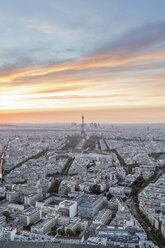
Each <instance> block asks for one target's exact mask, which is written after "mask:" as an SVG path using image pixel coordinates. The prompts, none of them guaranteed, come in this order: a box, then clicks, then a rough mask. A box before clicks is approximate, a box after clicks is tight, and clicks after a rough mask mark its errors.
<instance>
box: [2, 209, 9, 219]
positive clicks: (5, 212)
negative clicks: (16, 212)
mask: <svg viewBox="0 0 165 248" xmlns="http://www.w3.org/2000/svg"><path fill="white" fill-rule="evenodd" d="M2 215H4V216H5V217H6V220H7V221H8V220H9V218H10V213H9V212H8V211H4V212H3V214H2Z"/></svg>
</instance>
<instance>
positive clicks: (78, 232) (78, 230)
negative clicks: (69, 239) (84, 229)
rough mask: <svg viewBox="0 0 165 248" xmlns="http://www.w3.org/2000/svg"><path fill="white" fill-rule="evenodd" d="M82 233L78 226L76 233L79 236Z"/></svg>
mask: <svg viewBox="0 0 165 248" xmlns="http://www.w3.org/2000/svg"><path fill="white" fill-rule="evenodd" d="M80 233H81V230H80V228H77V229H76V235H77V236H78V235H79V234H80Z"/></svg>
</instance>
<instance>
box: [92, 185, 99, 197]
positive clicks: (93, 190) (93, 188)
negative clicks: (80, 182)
mask: <svg viewBox="0 0 165 248" xmlns="http://www.w3.org/2000/svg"><path fill="white" fill-rule="evenodd" d="M90 192H91V193H92V194H95V195H98V194H100V193H101V190H100V185H97V184H94V185H93V186H92V187H90Z"/></svg>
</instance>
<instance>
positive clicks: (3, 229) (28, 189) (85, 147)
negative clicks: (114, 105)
mask: <svg viewBox="0 0 165 248" xmlns="http://www.w3.org/2000/svg"><path fill="white" fill-rule="evenodd" d="M164 134H165V125H164V124H148V125H147V124H136V125H135V124H132V125H131V124H128V125H126V124H125V125H124V124H123V125H119V124H118V125H117V124H116V125H115V124H114V125H112V124H111V125H110V124H109V125H108V124H98V123H88V124H86V123H84V116H82V123H81V124H77V123H72V124H61V125H59V124H58V125H50V124H49V125H0V137H1V138H0V154H1V158H0V247H3V245H4V244H6V245H7V244H8V243H9V244H11V243H13V244H15V246H13V247H19V246H18V245H17V244H20V242H25V244H27V243H28V242H33V243H34V242H35V243H37V244H41V245H42V244H48V243H49V245H50V246H49V247H72V245H73V247H74V245H75V244H77V246H78V245H79V246H80V247H88V246H89V247H91V246H92V245H95V246H96V247H97V246H101V247H102V246H105V247H106V246H107V247H133V248H134V247H136V248H137V247H140V248H156V247H165V135H164ZM1 245H2V246H1ZM51 245H54V246H51ZM5 247H8V246H5ZM23 247H24V246H23ZM25 247H26V246H25ZM28 247H29V246H28ZM31 247H32V246H31ZM35 247H39V246H35ZM40 247H43V246H40ZM44 247H47V246H46V245H45V246H44ZM92 247H93V246H92Z"/></svg>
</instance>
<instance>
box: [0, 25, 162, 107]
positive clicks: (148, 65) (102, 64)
mask: <svg viewBox="0 0 165 248" xmlns="http://www.w3.org/2000/svg"><path fill="white" fill-rule="evenodd" d="M164 26H165V22H157V23H151V24H148V25H145V26H142V27H138V28H135V29H134V30H131V31H129V32H127V33H125V34H124V35H123V36H121V37H120V39H119V40H116V42H114V43H111V44H110V45H108V46H106V47H104V48H102V49H100V50H99V51H96V52H95V53H92V54H89V55H88V56H86V57H84V58H81V59H76V60H71V61H65V62H63V63H60V62H59V63H54V64H53V63H50V64H47V65H37V64H35V65H34V64H33V65H32V66H28V67H26V66H25V67H22V68H19V67H15V68H10V70H7V69H6V70H3V71H1V72H0V82H2V85H1V92H0V97H1V101H2V105H3V106H4V107H3V109H19V104H20V102H21V103H22V104H21V109H33V108H34V109H35V108H36V109H49V108H51V109H76V108H91V107H92V108H94V107H95V108H99V107H105V108H107V107H111V108H113V107H120V108H123V106H125V107H129V106H130V103H131V107H132V106H134V107H135V106H159V107H160V106H164V105H165V101H164V98H163V94H164V91H165V87H164V86H163V83H164V73H165V72H164V69H165V66H164V60H165V50H164V48H165V47H164V43H165V32H164V31H165V28H164ZM24 55H26V52H25V54H24ZM24 55H23V56H22V58H23V57H24ZM18 57H19V56H18ZM20 57H21V56H20ZM25 58H26V56H25ZM20 61H21V60H20ZM28 63H29V61H28V59H27V61H26V59H25V64H28ZM3 95H5V97H4V96H3ZM6 95H7V96H8V97H6ZM13 103H14V104H13Z"/></svg>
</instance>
